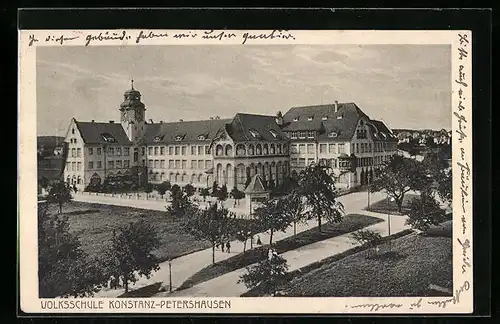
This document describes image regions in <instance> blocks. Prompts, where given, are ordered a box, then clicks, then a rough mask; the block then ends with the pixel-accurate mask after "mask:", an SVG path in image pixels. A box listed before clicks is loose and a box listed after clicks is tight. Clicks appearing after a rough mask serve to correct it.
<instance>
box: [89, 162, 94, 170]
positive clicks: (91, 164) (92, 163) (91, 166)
mask: <svg viewBox="0 0 500 324" xmlns="http://www.w3.org/2000/svg"><path fill="white" fill-rule="evenodd" d="M93 168H94V161H89V169H90V170H92V169H93Z"/></svg>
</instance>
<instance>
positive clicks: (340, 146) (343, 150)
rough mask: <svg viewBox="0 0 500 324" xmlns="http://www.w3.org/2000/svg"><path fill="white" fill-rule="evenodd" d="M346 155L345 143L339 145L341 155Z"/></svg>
mask: <svg viewBox="0 0 500 324" xmlns="http://www.w3.org/2000/svg"><path fill="white" fill-rule="evenodd" d="M343 153H345V145H344V143H342V144H339V154H343Z"/></svg>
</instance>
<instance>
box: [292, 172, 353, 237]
mask: <svg viewBox="0 0 500 324" xmlns="http://www.w3.org/2000/svg"><path fill="white" fill-rule="evenodd" d="M330 169H331V168H329V167H328V166H324V165H321V164H313V165H309V166H308V167H307V168H306V169H305V170H304V171H303V172H301V173H300V175H299V179H298V186H297V187H296V188H295V190H294V192H293V193H292V195H294V196H295V198H293V199H302V200H303V201H304V214H305V217H306V218H307V219H314V218H316V219H317V221H318V231H319V232H321V223H322V220H323V219H326V220H327V221H330V222H340V221H341V220H342V214H343V213H344V206H343V205H342V203H340V202H339V201H337V197H338V189H337V188H336V187H335V181H334V178H333V177H332V176H331V175H330V172H329V171H330Z"/></svg>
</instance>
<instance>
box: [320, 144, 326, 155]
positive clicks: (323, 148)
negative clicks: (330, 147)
mask: <svg viewBox="0 0 500 324" xmlns="http://www.w3.org/2000/svg"><path fill="white" fill-rule="evenodd" d="M319 153H320V154H325V153H326V144H319Z"/></svg>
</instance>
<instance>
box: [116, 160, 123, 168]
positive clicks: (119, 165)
mask: <svg viewBox="0 0 500 324" xmlns="http://www.w3.org/2000/svg"><path fill="white" fill-rule="evenodd" d="M116 168H117V169H121V168H122V160H118V161H116Z"/></svg>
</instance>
